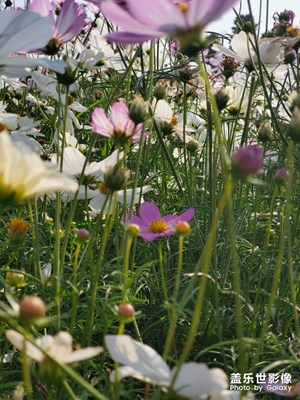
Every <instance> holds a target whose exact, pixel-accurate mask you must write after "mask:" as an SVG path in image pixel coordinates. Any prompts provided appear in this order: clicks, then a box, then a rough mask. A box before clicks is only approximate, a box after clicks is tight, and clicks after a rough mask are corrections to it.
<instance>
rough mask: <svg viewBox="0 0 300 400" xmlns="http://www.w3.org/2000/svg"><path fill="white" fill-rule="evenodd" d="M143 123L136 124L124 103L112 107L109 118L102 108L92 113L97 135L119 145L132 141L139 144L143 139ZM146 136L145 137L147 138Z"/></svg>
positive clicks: (119, 102)
mask: <svg viewBox="0 0 300 400" xmlns="http://www.w3.org/2000/svg"><path fill="white" fill-rule="evenodd" d="M143 125H144V124H143V123H140V124H137V125H136V124H135V123H134V122H133V121H132V120H131V119H130V117H129V109H128V107H127V105H126V104H125V103H124V101H121V100H120V101H118V102H117V103H115V104H113V105H112V106H111V112H110V117H109V118H107V116H106V115H105V111H104V110H103V109H102V108H95V110H94V111H93V113H92V129H93V132H95V133H96V134H97V135H100V136H104V137H108V138H112V139H114V140H115V141H116V142H117V143H118V144H121V145H123V144H125V143H126V141H127V140H129V139H131V140H132V141H133V143H139V142H140V140H141V137H142V130H143ZM145 136H146V135H144V138H145Z"/></svg>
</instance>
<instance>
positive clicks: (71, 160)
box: [51, 147, 124, 180]
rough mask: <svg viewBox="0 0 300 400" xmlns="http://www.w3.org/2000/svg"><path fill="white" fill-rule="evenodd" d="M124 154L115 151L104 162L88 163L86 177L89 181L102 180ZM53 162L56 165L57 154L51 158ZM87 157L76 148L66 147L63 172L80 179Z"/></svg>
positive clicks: (85, 171)
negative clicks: (108, 169)
mask: <svg viewBox="0 0 300 400" xmlns="http://www.w3.org/2000/svg"><path fill="white" fill-rule="evenodd" d="M123 154H124V153H123V152H122V151H121V152H119V151H118V150H115V151H114V152H113V153H112V154H111V155H110V156H108V157H107V158H105V159H104V160H102V161H99V162H96V161H93V162H91V163H87V165H86V167H85V170H84V176H85V177H86V178H87V179H91V178H96V179H97V178H98V180H100V179H101V178H102V177H103V174H104V172H105V171H106V169H107V168H108V167H112V166H114V165H116V164H117V162H118V160H121V159H122V158H123ZM51 162H53V163H56V154H53V156H52V157H51ZM85 162H86V157H85V156H84V154H82V153H81V151H79V150H78V149H76V148H75V147H65V148H64V151H63V171H64V172H67V173H68V174H70V175H73V176H76V177H79V176H80V175H81V173H82V170H83V167H84V164H85Z"/></svg>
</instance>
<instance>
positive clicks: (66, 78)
mask: <svg viewBox="0 0 300 400" xmlns="http://www.w3.org/2000/svg"><path fill="white" fill-rule="evenodd" d="M64 61H65V63H66V67H65V72H64V73H63V74H59V73H58V72H57V73H56V78H57V81H58V82H59V83H61V84H62V85H65V86H70V85H72V83H74V82H76V79H77V62H76V61H75V60H72V59H71V58H70V57H68V56H64Z"/></svg>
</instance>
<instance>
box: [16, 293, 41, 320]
mask: <svg viewBox="0 0 300 400" xmlns="http://www.w3.org/2000/svg"><path fill="white" fill-rule="evenodd" d="M19 306H20V317H21V318H22V319H23V320H25V321H34V320H37V319H38V318H41V317H43V316H44V315H45V312H46V306H45V303H44V302H43V300H42V299H40V298H39V297H37V296H25V297H23V299H21V300H20V303H19Z"/></svg>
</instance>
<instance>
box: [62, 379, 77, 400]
mask: <svg viewBox="0 0 300 400" xmlns="http://www.w3.org/2000/svg"><path fill="white" fill-rule="evenodd" d="M62 384H63V386H64V388H65V389H66V392H67V393H68V395H69V396H70V399H72V400H77V396H76V395H75V393H74V392H73V390H72V388H71V386H70V385H69V384H68V381H67V380H66V379H64V380H63V381H62Z"/></svg>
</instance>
